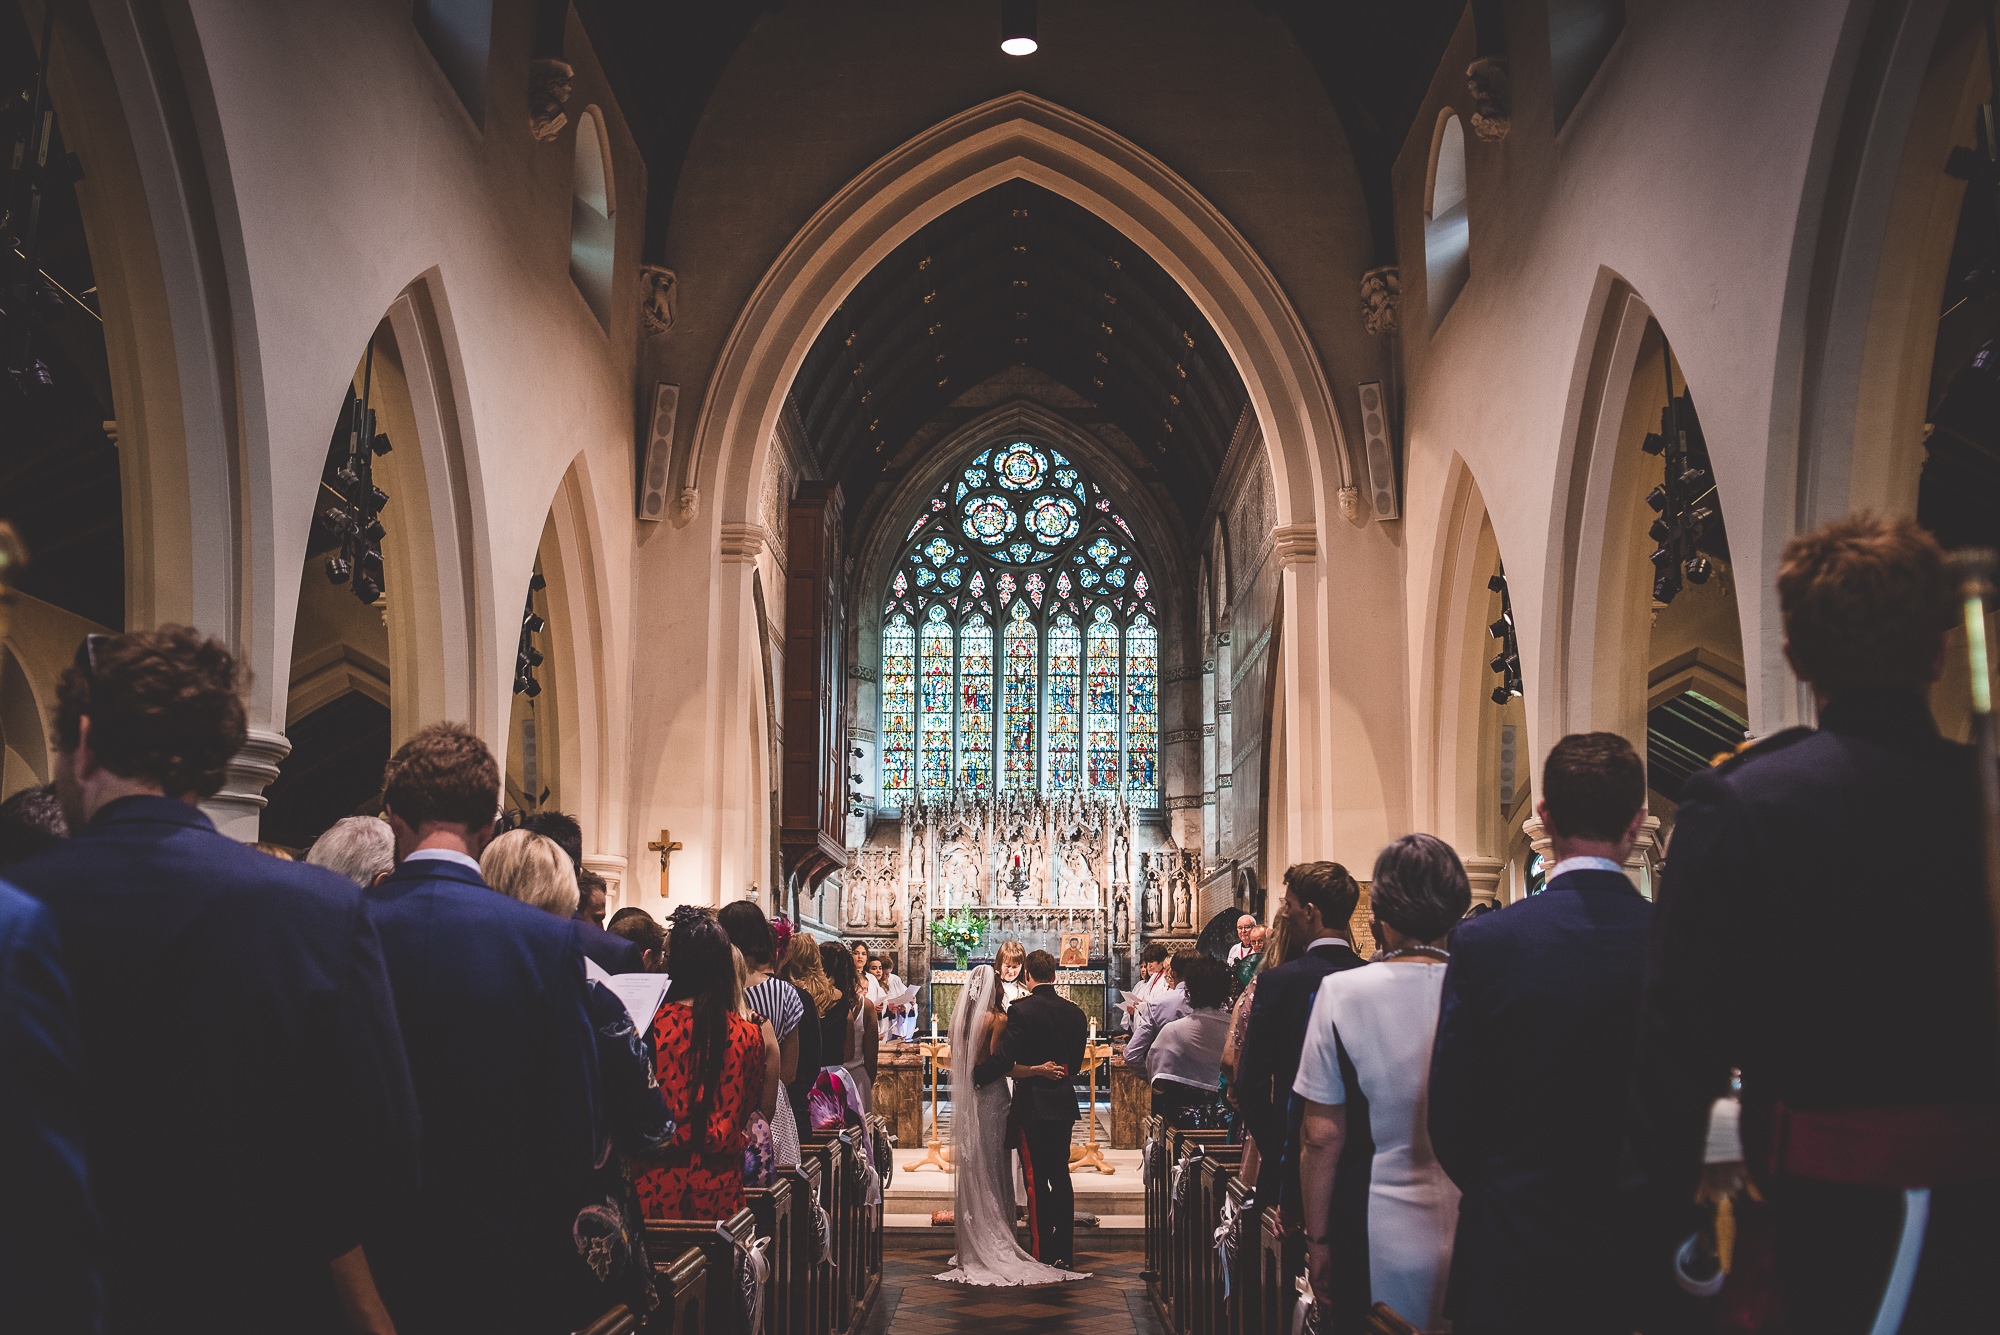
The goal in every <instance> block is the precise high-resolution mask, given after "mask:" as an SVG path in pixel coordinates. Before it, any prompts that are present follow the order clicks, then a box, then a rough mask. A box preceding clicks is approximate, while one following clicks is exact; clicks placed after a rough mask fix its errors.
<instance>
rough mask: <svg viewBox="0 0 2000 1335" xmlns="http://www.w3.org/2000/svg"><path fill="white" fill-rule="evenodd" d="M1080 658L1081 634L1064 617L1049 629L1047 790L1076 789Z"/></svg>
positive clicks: (1079, 731) (1060, 617)
mask: <svg viewBox="0 0 2000 1335" xmlns="http://www.w3.org/2000/svg"><path fill="white" fill-rule="evenodd" d="M1082 658H1083V634H1082V632H1080V631H1078V630H1077V628H1076V623H1075V622H1074V621H1071V620H1070V619H1069V618H1068V617H1066V616H1059V617H1057V618H1056V624H1055V625H1054V626H1052V627H1050V628H1049V727H1048V736H1049V791H1050V792H1055V793H1072V792H1075V791H1076V781H1077V770H1076V753H1077V739H1078V738H1079V737H1081V736H1082V734H1083V717H1082V715H1081V714H1080V713H1079V711H1078V708H1077V707H1078V705H1079V704H1081V703H1082V702H1081V701H1079V700H1078V699H1077V674H1078V669H1079V667H1080V666H1081V660H1082Z"/></svg>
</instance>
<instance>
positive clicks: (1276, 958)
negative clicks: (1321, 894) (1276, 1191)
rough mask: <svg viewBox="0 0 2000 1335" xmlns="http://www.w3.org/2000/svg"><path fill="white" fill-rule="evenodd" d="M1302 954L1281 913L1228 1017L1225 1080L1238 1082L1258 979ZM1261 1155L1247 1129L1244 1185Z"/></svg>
mask: <svg viewBox="0 0 2000 1335" xmlns="http://www.w3.org/2000/svg"><path fill="white" fill-rule="evenodd" d="M1298 955H1299V939H1298V933H1297V932H1296V931H1294V930H1293V928H1292V920H1291V919H1290V918H1288V917H1286V916H1285V915H1284V914H1282V913H1280V914H1279V915H1278V920H1277V922H1275V923H1273V924H1272V926H1271V930H1270V932H1269V934H1268V935H1266V936H1265V938H1264V956H1263V958H1262V959H1260V960H1258V961H1257V972H1256V973H1254V974H1252V975H1251V977H1250V985H1249V986H1248V987H1246V988H1244V989H1243V995H1242V996H1240V997H1238V998H1236V1009H1235V1010H1234V1011H1232V1012H1231V1013H1230V1017H1229V1038H1228V1041H1226V1042H1225V1043H1224V1044H1223V1045H1222V1077H1223V1079H1224V1080H1225V1081H1228V1082H1234V1081H1235V1079H1236V1058H1237V1054H1239V1053H1241V1052H1242V1051H1243V1035H1244V1032H1245V1031H1246V1030H1247V1029H1249V1027H1250V1007H1251V1004H1252V1003H1253V1002H1254V1001H1255V999H1256V996H1257V980H1258V979H1259V978H1261V977H1263V976H1264V975H1265V974H1266V973H1269V972H1270V971H1271V970H1272V969H1275V968H1277V967H1278V966H1279V965H1280V964H1290V963H1291V962H1292V961H1293V960H1294V959H1297V958H1298ZM1228 1098H1229V1101H1230V1103H1232V1104H1234V1103H1235V1102H1236V1096H1235V1093H1234V1092H1233V1091H1231V1092H1229V1094H1228ZM1260 1162H1261V1156H1260V1154H1259V1152H1258V1149H1257V1140H1256V1138H1255V1137H1254V1136H1252V1135H1251V1134H1250V1133H1249V1132H1248V1131H1247V1130H1246V1131H1245V1132H1244V1133H1243V1163H1242V1166H1241V1168H1240V1169H1239V1171H1238V1174H1237V1175H1238V1176H1239V1177H1241V1178H1242V1179H1243V1180H1244V1181H1245V1182H1250V1183H1254V1182H1256V1180H1257V1169H1258V1167H1259V1165H1260Z"/></svg>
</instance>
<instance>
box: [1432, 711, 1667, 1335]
mask: <svg viewBox="0 0 2000 1335" xmlns="http://www.w3.org/2000/svg"><path fill="white" fill-rule="evenodd" d="M1535 814H1536V815H1538V816H1540V817H1541V819H1542V823H1543V825H1544V826H1545V827H1546V828H1547V829H1548V832H1549V836H1550V838H1551V840H1552V842H1553V844H1554V854H1555V866H1554V867H1553V868H1552V869H1551V871H1550V873H1549V878H1548V884H1547V887H1546V888H1545V889H1543V890H1542V891H1541V893H1539V894H1537V895H1534V896H1533V897H1531V898H1529V899H1527V900H1524V901H1522V902H1521V903H1518V904H1514V905H1512V906H1510V907H1508V908H1507V909H1505V910H1503V911H1502V912H1499V913H1488V914H1485V915H1484V916H1482V917H1478V918H1473V919H1469V920H1467V921H1465V922H1463V923H1461V924H1460V925H1459V927H1458V928H1457V929H1456V930H1455V931H1454V932H1453V933H1452V937H1451V963H1450V965H1449V966H1448V967H1447V972H1446V974H1445V980H1444V998H1443V1002H1442V1004H1441V1008H1440V1012H1439V1016H1438V1035H1437V1045H1436V1047H1435V1048H1434V1049H1433V1051H1432V1055H1431V1088H1430V1107H1429V1118H1430V1135H1431V1144H1432V1146H1433V1147H1434V1148H1435V1149H1436V1151H1437V1157H1438V1162H1439V1163H1440V1164H1441V1165H1443V1167H1444V1170H1445V1172H1446V1173H1448V1174H1449V1175H1450V1176H1451V1180H1452V1181H1453V1182H1455V1183H1456V1184H1457V1185H1458V1189H1459V1190H1460V1191H1462V1192H1463V1193H1465V1194H1464V1199H1463V1200H1462V1201H1461V1202H1460V1205H1459V1213H1458V1237H1457V1242H1456V1244H1455V1247H1454V1250H1453V1252H1452V1258H1451V1280H1450V1282H1449V1286H1448V1289H1447V1292H1446V1298H1445V1310H1446V1312H1447V1314H1448V1315H1450V1316H1451V1317H1452V1319H1453V1321H1454V1325H1453V1327H1452V1328H1453V1329H1454V1330H1456V1331H1458V1332H1460V1335H1500V1333H1503V1332H1504V1333H1506V1335H1513V1333H1514V1332H1524V1333H1525V1332H1529V1331H1535V1332H1541V1331H1562V1332H1565V1335H1568V1333H1570V1332H1575V1333H1576V1335H1589V1333H1592V1332H1605V1335H1611V1333H1612V1332H1616V1333H1617V1335H1630V1331H1631V1330H1632V1324H1631V1322H1630V1321H1629V1320H1624V1321H1623V1322H1622V1323H1621V1320H1620V1313H1621V1310H1622V1309H1623V1307H1624V1304H1625V1300H1626V1295H1624V1294H1623V1293H1621V1283H1620V1281H1619V1279H1618V1278H1617V1277H1616V1276H1615V1275H1614V1270H1613V1266H1612V1264H1611V1263H1612V1261H1613V1260H1614V1259H1615V1250H1616V1249H1615V1248H1614V1247H1613V1246H1612V1245H1611V1231H1612V1226H1613V1223H1614V1209H1613V1201H1614V1187H1615V1178H1616V1175H1617V1169H1618V1155H1619V1144H1620V1135H1619V1128H1620V1124H1621V1121H1622V1117H1623V1113H1624V1108H1625V1095H1626V1087H1627V1083H1628V1079H1629V1076H1630V1073H1631V1069H1632V1039H1633V1033H1634V1029H1635V1026H1636V1024H1637V1022H1638V1017H1639V983H1640V975H1641V972H1642V971H1643V969H1644V966H1645V954H1646V932H1647V928H1648V927H1649V925H1650V924H1651V922H1652V916H1653V906H1652V905H1651V904H1649V903H1647V902H1646V901H1645V899H1643V898H1642V897H1641V896H1640V894H1639V892H1638V891H1637V890H1636V889H1634V888H1633V886H1632V883H1631V882H1630V881H1629V880H1627V879H1626V878H1625V870H1624V863H1625V859H1626V858H1627V857H1629V856H1631V853H1632V846H1633V843H1634V842H1635V841H1636V840H1637V839H1638V837H1639V830H1640V827H1641V824H1642V822H1643V821H1644V820H1645V817H1646V772H1645V766H1644V765H1643V764H1642V763H1641V762H1640V760H1639V757H1638V754H1637V753H1636V752H1634V751H1633V749H1632V746H1631V744H1630V743H1629V742H1627V741H1626V740H1625V739H1624V738H1623V737H1620V736H1618V735H1617V734H1615V733H1608V732H1591V733H1580V734H1576V735H1573V736H1569V737H1565V738H1563V739H1562V740H1561V741H1559V742H1557V743H1556V744H1555V747H1554V749H1553V750H1551V751H1550V752H1549V758H1548V761H1547V763H1546V764H1545V765H1544V766H1543V768H1542V796H1541V800H1540V801H1538V802H1537V803H1536V804H1535Z"/></svg>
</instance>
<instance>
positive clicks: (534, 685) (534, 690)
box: [522, 677, 542, 700]
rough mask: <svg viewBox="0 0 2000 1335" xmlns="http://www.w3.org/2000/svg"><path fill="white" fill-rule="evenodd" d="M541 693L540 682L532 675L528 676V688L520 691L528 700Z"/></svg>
mask: <svg viewBox="0 0 2000 1335" xmlns="http://www.w3.org/2000/svg"><path fill="white" fill-rule="evenodd" d="M541 693H542V684H541V683H540V682H538V681H536V680H535V679H534V678H533V677H530V678H528V688H527V690H526V691H524V692H522V694H524V695H526V696H527V697H528V698H529V699H530V700H532V699H534V698H535V697H536V696H538V695H540V694H541Z"/></svg>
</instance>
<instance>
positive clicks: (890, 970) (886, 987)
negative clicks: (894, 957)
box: [868, 955, 917, 1041]
mask: <svg viewBox="0 0 2000 1335" xmlns="http://www.w3.org/2000/svg"><path fill="white" fill-rule="evenodd" d="M868 976H869V977H870V978H873V979H874V980H875V982H876V983H877V985H878V986H879V987H880V989H881V992H882V1000H881V1001H879V1002H877V1003H876V1005H877V1006H878V1007H879V1008H880V1010H881V1013H882V1021H881V1029H882V1038H883V1039H884V1040H890V1039H902V1040H904V1041H908V1040H909V1039H910V1038H911V1037H912V1036H914V1035H915V1033H916V1028H917V1003H916V1002H914V1001H902V1002H896V1003H895V1004H893V1005H892V1004H889V1003H890V1001H891V999H892V998H895V997H900V996H902V995H903V993H904V992H906V991H907V990H908V989H907V988H906V987H905V986H904V985H903V980H902V979H901V978H898V977H897V976H896V971H895V967H894V965H892V964H891V963H890V961H889V957H888V956H887V955H876V956H874V957H873V958H871V959H870V960H869V961H868Z"/></svg>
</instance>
